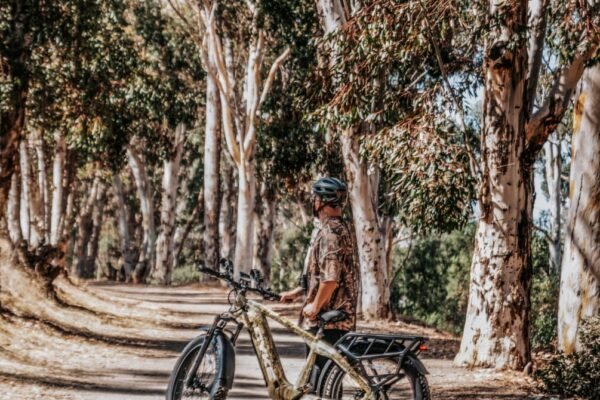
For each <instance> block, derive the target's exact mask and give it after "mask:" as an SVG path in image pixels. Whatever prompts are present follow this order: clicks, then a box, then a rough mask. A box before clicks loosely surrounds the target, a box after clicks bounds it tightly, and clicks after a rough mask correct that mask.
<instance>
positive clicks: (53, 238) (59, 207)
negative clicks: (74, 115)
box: [50, 131, 67, 246]
mask: <svg viewBox="0 0 600 400" xmlns="http://www.w3.org/2000/svg"><path fill="white" fill-rule="evenodd" d="M54 140H55V142H56V154H55V155H54V161H53V163H52V208H51V211H50V244H51V245H52V246H56V245H58V242H59V241H60V237H61V226H62V221H63V218H64V214H63V209H64V205H63V203H64V201H63V200H64V187H63V176H64V175H65V156H66V152H67V148H66V144H65V138H64V135H63V134H62V133H61V132H59V131H57V133H56V134H55V135H54Z"/></svg>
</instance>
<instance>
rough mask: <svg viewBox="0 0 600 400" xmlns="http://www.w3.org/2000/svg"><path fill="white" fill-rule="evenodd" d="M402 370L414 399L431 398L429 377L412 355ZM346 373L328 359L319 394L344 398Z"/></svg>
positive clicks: (423, 399) (324, 396)
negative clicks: (343, 385)
mask: <svg viewBox="0 0 600 400" xmlns="http://www.w3.org/2000/svg"><path fill="white" fill-rule="evenodd" d="M402 370H403V371H404V373H405V374H406V379H408V380H409V381H410V385H411V388H412V392H413V400H431V394H430V392H429V384H428V383H427V378H426V377H425V375H423V374H422V373H421V372H420V371H419V369H418V368H417V366H416V365H415V363H414V362H413V361H412V357H411V356H407V357H406V358H405V359H404V361H403V362H402ZM344 375H345V372H344V371H343V370H342V369H341V368H340V367H339V366H338V365H337V364H336V363H335V362H333V361H332V360H329V361H327V364H325V367H323V371H322V372H321V374H320V376H319V380H318V383H317V388H316V389H317V390H316V393H317V395H318V396H319V397H322V398H323V399H335V400H342V393H341V390H342V381H343V379H344Z"/></svg>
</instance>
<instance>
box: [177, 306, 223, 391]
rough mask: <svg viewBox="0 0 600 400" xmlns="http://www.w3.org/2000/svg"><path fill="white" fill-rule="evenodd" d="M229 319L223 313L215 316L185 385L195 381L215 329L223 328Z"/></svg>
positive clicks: (188, 385) (187, 385)
mask: <svg viewBox="0 0 600 400" xmlns="http://www.w3.org/2000/svg"><path fill="white" fill-rule="evenodd" d="M227 322H229V321H228V320H226V319H224V318H223V317H222V316H221V315H219V316H217V317H215V320H214V322H213V323H212V325H211V326H210V328H209V329H208V332H206V336H205V338H204V343H202V347H200V351H199V352H198V355H196V357H195V358H194V362H193V363H192V368H191V369H190V370H189V371H188V373H187V375H186V377H185V387H190V386H192V384H193V383H194V377H195V376H196V372H198V368H199V367H200V363H201V362H202V359H203V358H204V355H205V354H206V350H208V346H209V345H210V342H212V340H213V337H214V335H215V331H216V330H217V329H223V327H224V326H225V325H227Z"/></svg>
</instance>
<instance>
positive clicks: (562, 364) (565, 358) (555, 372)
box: [535, 316, 600, 399]
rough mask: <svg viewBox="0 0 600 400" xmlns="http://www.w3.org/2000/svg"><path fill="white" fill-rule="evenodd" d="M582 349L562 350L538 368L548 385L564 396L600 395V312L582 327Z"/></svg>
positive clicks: (538, 373) (586, 396)
mask: <svg viewBox="0 0 600 400" xmlns="http://www.w3.org/2000/svg"><path fill="white" fill-rule="evenodd" d="M579 339H580V341H581V351H579V352H577V353H573V354H571V355H564V354H559V355H557V356H556V357H554V358H553V359H552V360H551V361H550V362H549V363H548V364H547V365H545V366H543V367H542V368H541V369H539V370H538V371H536V374H535V375H536V377H537V378H538V379H540V380H541V382H542V384H543V387H544V389H545V390H546V391H547V392H549V393H552V394H557V395H560V396H580V397H582V398H585V399H598V398H600V385H598V382H600V316H596V317H594V318H590V319H589V320H587V321H585V322H584V323H583V324H582V325H581V328H580V331H579Z"/></svg>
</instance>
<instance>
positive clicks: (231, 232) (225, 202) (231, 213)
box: [219, 157, 236, 260]
mask: <svg viewBox="0 0 600 400" xmlns="http://www.w3.org/2000/svg"><path fill="white" fill-rule="evenodd" d="M232 164H233V163H232V161H231V160H230V159H229V158H227V157H226V159H225V162H223V163H222V165H223V173H222V176H223V179H222V183H223V193H222V196H221V212H220V216H219V236H220V237H221V243H220V244H221V246H220V247H221V257H223V258H226V259H228V260H232V259H233V255H234V254H235V224H234V221H235V198H236V193H235V181H234V171H233V165H232Z"/></svg>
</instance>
